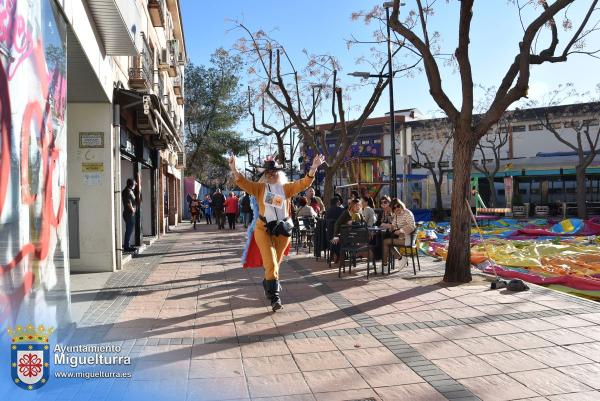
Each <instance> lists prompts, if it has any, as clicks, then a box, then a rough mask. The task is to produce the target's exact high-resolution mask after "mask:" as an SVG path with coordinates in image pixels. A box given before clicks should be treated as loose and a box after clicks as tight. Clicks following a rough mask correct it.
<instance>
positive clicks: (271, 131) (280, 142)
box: [248, 87, 294, 166]
mask: <svg viewBox="0 0 600 401" xmlns="http://www.w3.org/2000/svg"><path fill="white" fill-rule="evenodd" d="M261 101H262V104H261V107H260V112H261V120H260V124H261V125H260V127H259V126H257V125H256V116H255V114H254V112H253V111H252V98H251V93H250V87H248V114H249V115H250V116H251V117H252V129H253V130H254V132H256V133H258V134H261V135H264V136H266V137H269V136H274V137H275V140H276V141H277V161H279V163H280V164H281V165H282V166H284V165H285V162H286V158H285V143H284V139H285V136H286V134H287V133H288V131H289V130H290V128H291V127H292V126H293V125H294V123H293V122H288V123H287V124H286V119H285V114H284V113H281V119H282V121H283V123H282V127H281V128H279V129H277V128H275V127H274V126H273V125H271V124H269V123H268V122H267V119H266V118H265V110H266V107H265V98H264V95H262V96H261ZM292 157H293V155H292Z"/></svg>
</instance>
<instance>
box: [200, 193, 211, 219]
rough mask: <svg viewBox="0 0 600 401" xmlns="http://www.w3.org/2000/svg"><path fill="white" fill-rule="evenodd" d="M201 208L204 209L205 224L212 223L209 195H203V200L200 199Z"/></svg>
mask: <svg viewBox="0 0 600 401" xmlns="http://www.w3.org/2000/svg"><path fill="white" fill-rule="evenodd" d="M202 209H204V218H205V219H206V224H212V199H210V195H208V194H207V195H205V196H204V200H203V201H202Z"/></svg>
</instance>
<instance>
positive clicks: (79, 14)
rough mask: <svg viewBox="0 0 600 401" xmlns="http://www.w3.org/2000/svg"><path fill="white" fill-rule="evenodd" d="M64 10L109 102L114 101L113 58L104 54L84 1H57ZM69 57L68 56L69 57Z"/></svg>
mask: <svg viewBox="0 0 600 401" xmlns="http://www.w3.org/2000/svg"><path fill="white" fill-rule="evenodd" d="M56 2H57V4H58V5H59V6H60V7H61V8H62V10H63V12H64V14H65V16H66V19H67V23H68V24H69V25H70V26H71V27H72V29H73V32H74V33H75V36H77V39H78V40H79V43H80V44H81V48H82V49H83V52H84V54H85V56H86V57H87V59H88V61H89V63H90V66H91V67H92V69H93V70H94V73H95V74H96V77H98V81H99V82H100V85H101V86H102V89H103V91H104V94H105V95H106V100H107V101H112V93H113V79H112V78H113V66H112V58H111V57H109V56H106V55H105V54H104V53H103V52H102V48H103V45H102V43H101V42H100V39H99V36H98V34H97V32H96V31H95V28H94V26H93V20H90V18H89V14H88V12H87V11H86V9H85V6H84V4H83V3H84V2H83V1H82V0H56ZM67 57H68V55H67Z"/></svg>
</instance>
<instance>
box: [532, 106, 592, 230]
mask: <svg viewBox="0 0 600 401" xmlns="http://www.w3.org/2000/svg"><path fill="white" fill-rule="evenodd" d="M563 110H564V108H563ZM539 117H540V118H539V121H540V123H541V124H542V125H543V126H544V127H545V128H546V129H547V130H548V131H550V132H552V134H553V135H554V137H555V138H556V139H557V140H558V141H559V142H560V143H562V144H563V145H565V146H567V147H568V148H569V149H571V150H572V151H573V152H575V154H576V155H577V165H576V166H575V177H576V181H577V192H576V197H577V215H578V217H579V218H581V219H585V218H586V217H587V207H586V195H587V189H586V188H587V186H586V182H585V171H586V169H587V168H588V167H589V166H590V164H592V162H593V161H594V158H595V157H596V155H597V154H598V153H600V146H599V145H600V144H599V141H600V125H599V120H600V105H599V104H598V103H586V104H573V105H569V106H567V107H566V110H564V111H563V112H561V114H560V116H557V115H556V114H555V113H554V112H553V108H552V107H545V108H543V109H542V112H541V113H540V114H539ZM565 117H566V119H565ZM563 127H564V128H563Z"/></svg>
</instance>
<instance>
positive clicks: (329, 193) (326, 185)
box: [323, 168, 335, 207]
mask: <svg viewBox="0 0 600 401" xmlns="http://www.w3.org/2000/svg"><path fill="white" fill-rule="evenodd" d="M334 175H335V170H333V169H331V168H326V169H325V180H324V181H323V203H324V204H325V207H327V206H328V205H329V201H330V199H331V198H333V178H334Z"/></svg>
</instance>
